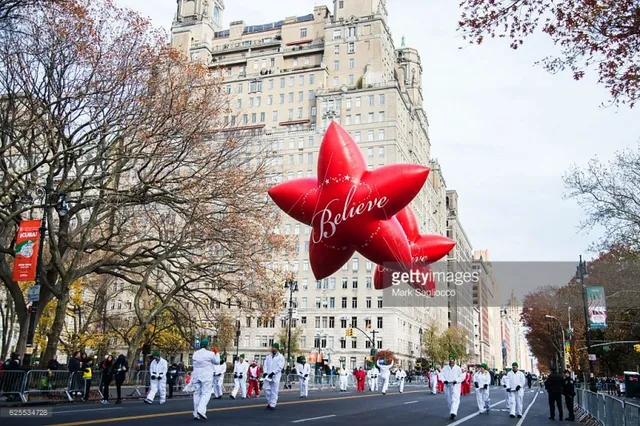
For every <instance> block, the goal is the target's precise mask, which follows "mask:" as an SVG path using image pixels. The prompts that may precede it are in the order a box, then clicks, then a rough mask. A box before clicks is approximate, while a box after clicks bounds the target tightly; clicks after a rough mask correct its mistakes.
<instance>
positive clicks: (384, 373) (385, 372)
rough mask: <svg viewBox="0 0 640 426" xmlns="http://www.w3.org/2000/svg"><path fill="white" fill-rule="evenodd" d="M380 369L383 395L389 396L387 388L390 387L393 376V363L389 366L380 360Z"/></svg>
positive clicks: (378, 363)
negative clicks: (390, 379)
mask: <svg viewBox="0 0 640 426" xmlns="http://www.w3.org/2000/svg"><path fill="white" fill-rule="evenodd" d="M376 364H377V365H378V368H379V369H380V378H381V379H382V394H383V395H386V394H387V388H388V387H389V378H390V376H391V367H393V361H391V364H389V365H387V362H386V361H385V360H384V359H379V360H378V362H377V363H376Z"/></svg>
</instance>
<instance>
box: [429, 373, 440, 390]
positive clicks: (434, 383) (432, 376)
mask: <svg viewBox="0 0 640 426" xmlns="http://www.w3.org/2000/svg"><path fill="white" fill-rule="evenodd" d="M429 385H430V387H431V394H432V395H435V394H437V393H438V372H437V371H435V370H433V371H431V372H430V373H429Z"/></svg>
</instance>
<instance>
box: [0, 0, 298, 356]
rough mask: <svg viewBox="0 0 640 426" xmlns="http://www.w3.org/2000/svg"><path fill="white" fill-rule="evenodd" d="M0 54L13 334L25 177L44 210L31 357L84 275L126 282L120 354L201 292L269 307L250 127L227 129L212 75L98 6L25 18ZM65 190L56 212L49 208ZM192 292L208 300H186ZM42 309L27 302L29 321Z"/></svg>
mask: <svg viewBox="0 0 640 426" xmlns="http://www.w3.org/2000/svg"><path fill="white" fill-rule="evenodd" d="M5 38H7V39H8V41H9V42H8V43H4V44H2V46H1V47H0V91H2V93H3V94H4V96H5V98H4V99H5V100H4V102H2V103H1V108H2V111H1V112H0V123H1V127H0V129H1V131H2V133H1V134H0V139H1V145H0V156H1V159H0V172H1V174H0V181H2V185H3V187H5V188H9V191H4V192H3V193H2V194H0V205H1V206H2V208H1V209H0V240H1V244H0V250H1V251H2V254H3V256H2V257H1V258H0V278H1V279H2V280H3V281H4V283H5V284H6V285H7V288H8V289H9V291H10V293H11V295H12V297H13V300H14V302H15V306H16V312H17V314H18V319H19V322H20V324H21V330H20V349H23V348H24V344H25V338H26V333H25V332H26V324H27V322H28V316H27V315H26V304H25V301H24V298H23V296H22V295H21V294H19V292H18V291H17V285H16V283H14V282H13V281H12V280H11V273H10V271H11V265H12V262H13V257H14V253H13V241H14V240H15V232H16V229H17V225H18V223H19V222H20V220H21V218H22V217H23V215H24V214H26V213H28V212H29V211H31V210H32V209H33V208H34V207H33V206H31V205H28V204H25V203H23V202H22V201H23V199H24V193H25V192H27V191H28V189H29V186H30V185H33V184H36V183H37V184H39V185H43V186H45V187H47V188H49V191H48V192H51V193H52V194H54V197H53V198H51V197H49V198H47V199H46V200H44V203H41V204H39V205H36V206H35V208H36V217H37V214H42V213H41V212H42V211H44V212H46V215H47V222H48V224H49V232H48V235H47V240H46V248H45V264H44V268H43V269H44V272H45V274H44V277H42V278H43V279H42V281H43V283H42V284H43V288H42V290H41V301H42V302H41V305H42V306H43V305H44V304H46V302H47V301H48V300H50V299H51V298H56V299H57V306H56V315H55V319H54V322H53V324H52V326H51V328H50V330H49V333H48V344H47V348H46V351H45V353H44V356H43V358H44V359H48V358H50V357H51V356H52V355H53V354H54V353H55V351H56V349H57V345H58V342H59V337H60V335H61V333H62V331H63V327H64V320H65V317H66V315H67V309H68V305H69V302H70V299H69V298H70V285H71V283H73V282H74V281H75V280H77V279H79V278H82V277H88V276H91V275H93V274H98V275H104V274H106V275H110V276H112V277H115V278H117V279H118V280H120V282H123V283H125V284H127V285H128V288H129V290H128V291H129V292H130V301H131V302H132V303H131V311H132V312H131V315H132V316H133V318H134V323H135V327H136V328H135V331H134V332H133V335H132V336H130V344H129V346H130V355H135V354H134V353H132V352H135V353H137V352H136V351H137V348H139V347H140V344H141V342H142V341H143V340H144V338H145V333H146V330H147V329H148V327H150V326H151V325H152V324H153V322H154V320H155V319H156V318H158V317H159V315H161V314H162V313H163V312H165V311H167V310H169V309H178V307H179V308H180V311H182V312H187V311H189V310H190V309H191V310H196V309H199V308H202V307H203V306H205V305H206V304H207V303H209V302H207V301H206V300H210V299H211V293H214V294H224V295H228V296H226V297H231V298H233V297H234V295H242V297H243V298H245V299H248V300H260V301H262V302H263V303H264V304H265V306H274V304H273V303H270V298H276V297H279V294H280V291H281V290H280V289H279V284H278V283H279V279H280V278H279V276H278V275H277V273H273V272H272V271H271V270H270V268H268V264H269V261H270V260H271V258H272V256H273V254H274V251H275V252H279V251H280V250H281V249H282V248H283V247H285V246H284V244H286V242H285V241H284V240H283V238H282V237H280V236H278V235H275V234H273V232H272V230H271V229H270V228H271V226H272V225H271V224H273V223H276V222H277V217H276V214H277V212H276V209H275V208H274V207H273V206H272V205H271V204H268V203H267V198H266V195H265V194H266V179H265V172H266V171H267V166H268V162H267V161H266V159H265V158H264V153H263V152H260V151H257V150H255V149H254V147H253V146H252V144H251V143H250V136H251V135H250V134H247V133H246V132H243V131H241V130H238V129H233V128H228V127H227V126H226V125H225V121H224V117H225V116H226V115H227V114H229V113H230V111H229V110H228V108H227V102H228V99H227V96H226V94H225V93H224V91H223V90H222V86H221V80H220V78H219V77H215V75H214V74H212V73H211V72H210V71H209V70H208V69H207V68H206V66H204V65H201V64H197V63H192V62H189V61H188V59H187V58H185V57H182V56H181V55H180V54H179V53H177V52H175V51H172V50H170V49H168V48H167V47H166V35H165V34H164V33H161V32H158V31H155V30H154V29H153V28H152V27H151V25H150V23H149V22H148V21H146V20H144V19H142V18H141V17H140V16H139V15H137V14H136V13H134V12H132V11H130V10H123V9H120V8H117V7H115V6H113V5H112V4H111V3H110V2H108V1H106V0H101V1H89V0H78V1H74V2H73V3H72V4H66V3H64V4H62V5H60V6H59V7H57V8H51V9H45V10H40V11H37V13H34V16H33V17H32V18H31V19H30V20H28V21H27V22H25V23H24V25H23V26H22V28H21V34H20V36H18V35H14V34H12V33H9V34H5ZM62 196H64V197H65V199H66V202H67V203H68V205H69V210H68V213H67V214H61V213H66V212H63V211H62V210H61V209H59V208H58V207H59V204H56V202H57V200H58V199H59V197H62ZM199 295H201V296H205V295H206V296H207V297H200V296H199ZM39 314H41V309H39V312H38V313H36V315H39Z"/></svg>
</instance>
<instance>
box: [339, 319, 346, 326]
mask: <svg viewBox="0 0 640 426" xmlns="http://www.w3.org/2000/svg"><path fill="white" fill-rule="evenodd" d="M340 328H347V320H346V319H340Z"/></svg>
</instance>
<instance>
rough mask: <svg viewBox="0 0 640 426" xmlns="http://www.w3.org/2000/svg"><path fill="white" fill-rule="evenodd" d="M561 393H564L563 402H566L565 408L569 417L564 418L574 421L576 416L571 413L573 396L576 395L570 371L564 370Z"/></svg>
mask: <svg viewBox="0 0 640 426" xmlns="http://www.w3.org/2000/svg"><path fill="white" fill-rule="evenodd" d="M562 394H563V395H564V402H565V403H566V405H567V410H568V411H569V417H567V418H566V419H565V420H568V421H570V422H574V421H575V420H576V418H575V414H574V413H573V397H575V396H576V387H575V384H574V383H573V379H572V378H571V372H570V371H569V370H564V384H563V385H562Z"/></svg>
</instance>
